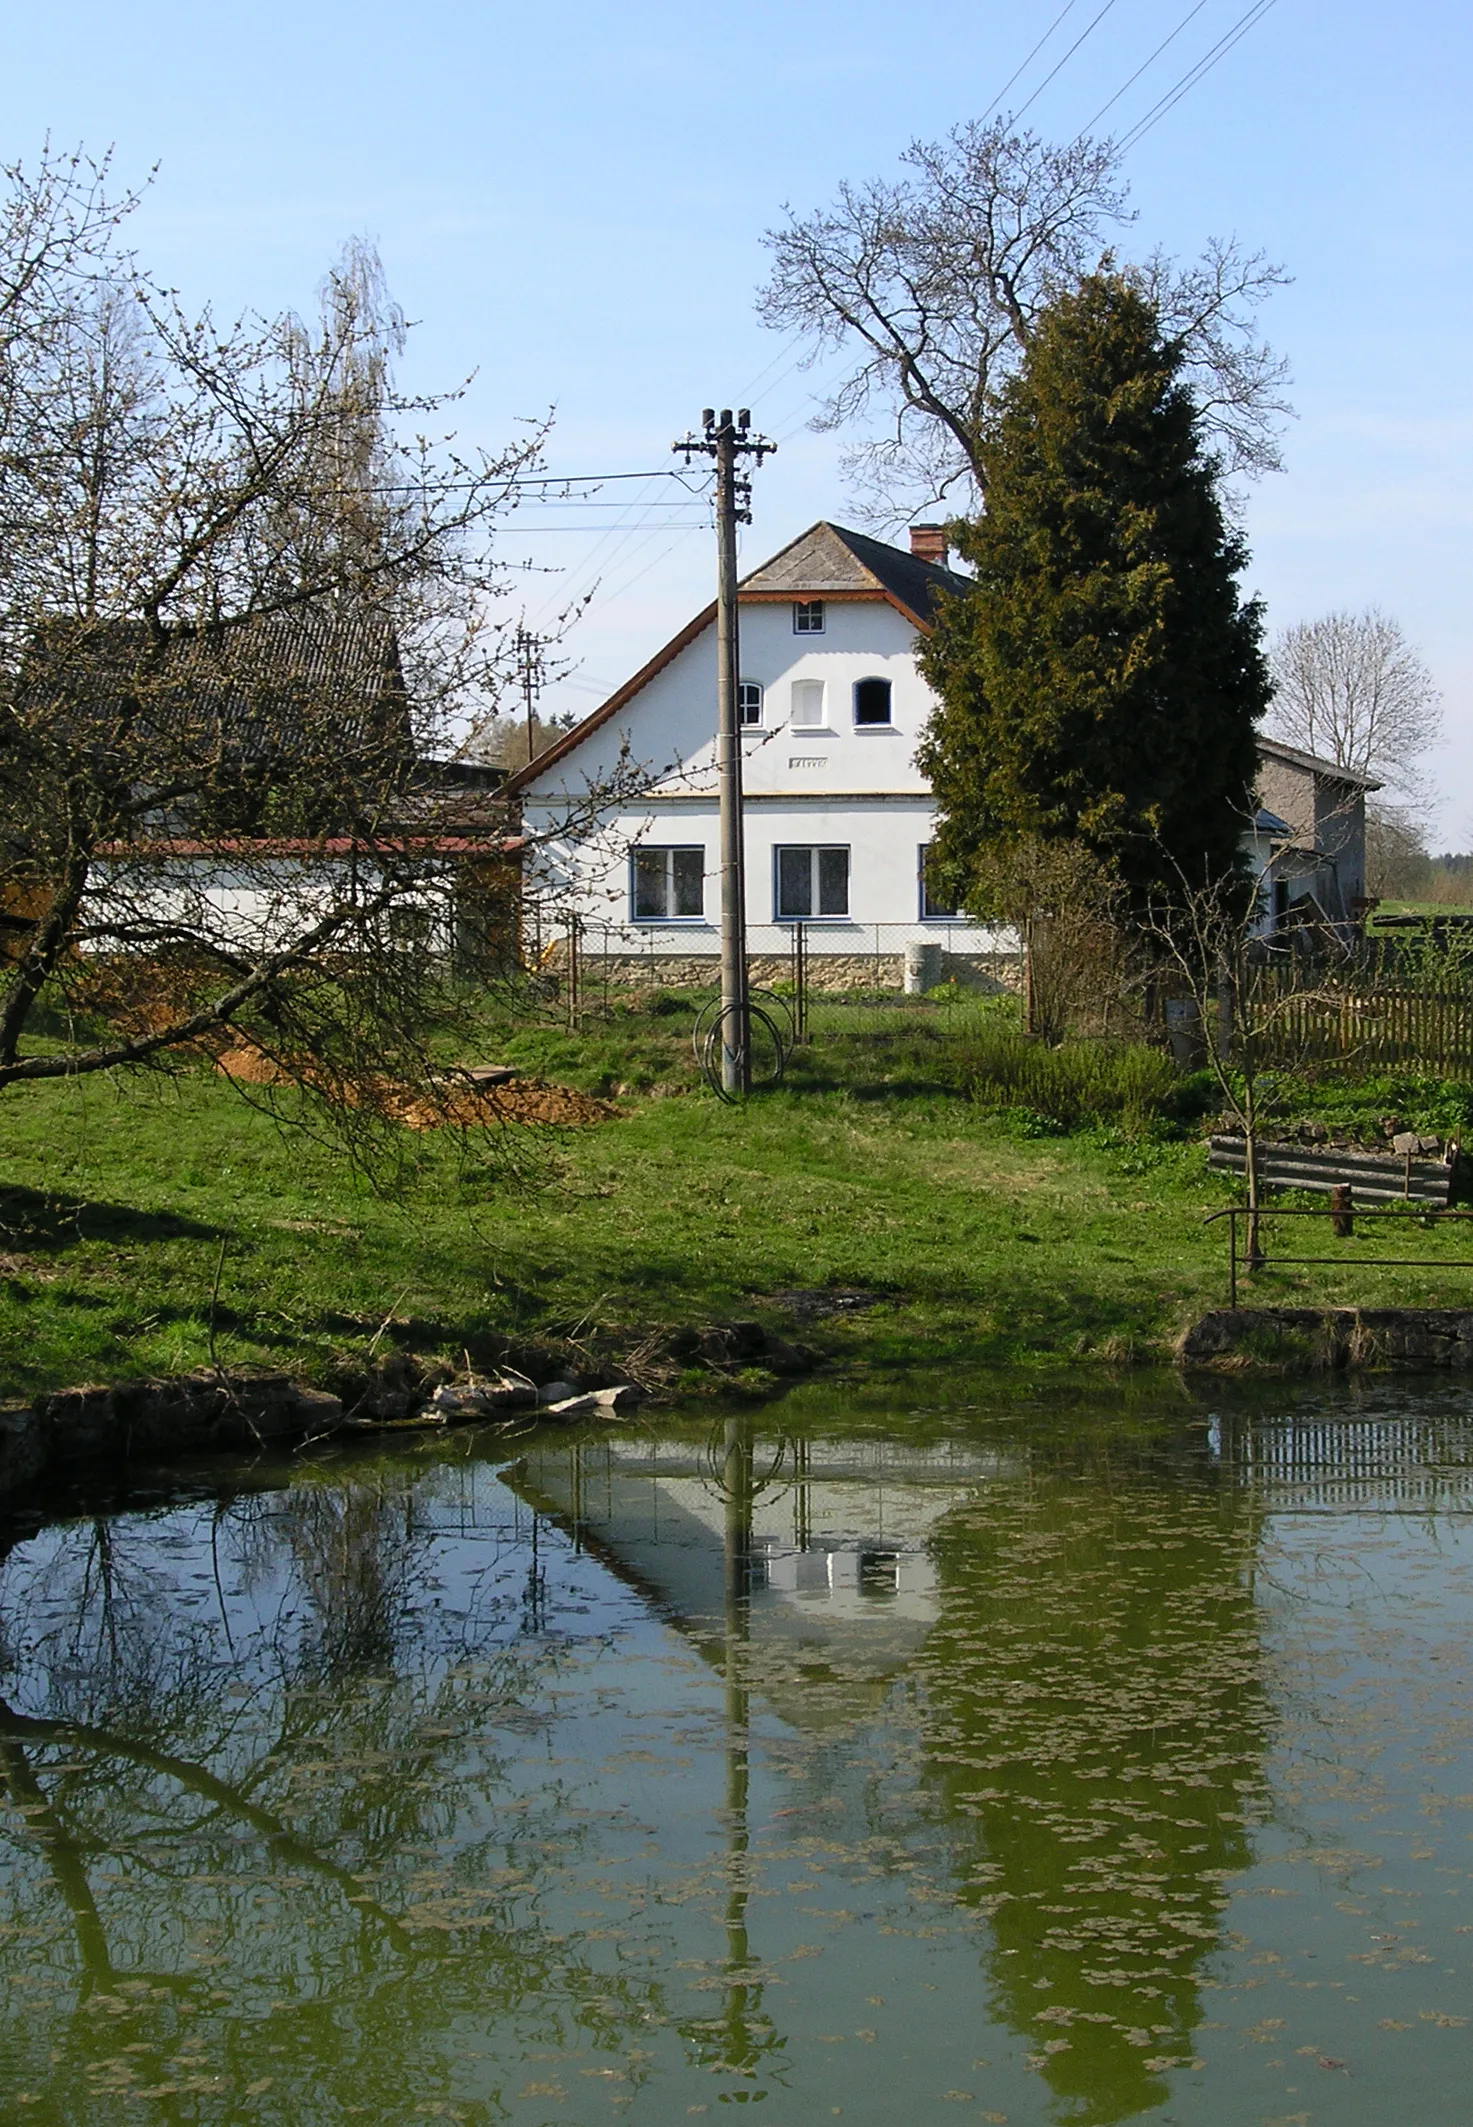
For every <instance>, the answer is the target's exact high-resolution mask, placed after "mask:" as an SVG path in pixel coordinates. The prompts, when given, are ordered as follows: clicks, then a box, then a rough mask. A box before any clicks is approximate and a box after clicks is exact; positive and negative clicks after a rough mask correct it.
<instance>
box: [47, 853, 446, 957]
mask: <svg viewBox="0 0 1473 2127" xmlns="http://www.w3.org/2000/svg"><path fill="white" fill-rule="evenodd" d="M356 876H357V882H358V883H357V887H356V892H355V887H354V877H355V874H354V871H353V868H352V867H351V866H350V865H349V864H347V863H345V862H340V861H338V860H337V859H335V858H331V857H326V858H321V859H313V860H312V861H310V862H304V861H303V860H302V859H301V858H297V857H260V858H256V859H253V860H252V862H251V863H250V864H248V865H247V864H244V863H240V862H232V861H231V860H230V859H229V858H221V857H218V856H214V855H199V856H179V857H170V858H157V857H153V858H146V859H144V858H140V859H139V860H137V861H136V862H134V863H131V864H126V865H125V864H108V865H101V866H99V867H98V868H97V870H96V871H95V872H94V874H93V881H92V885H91V887H90V888H89V890H88V895H87V904H86V921H87V924H88V926H89V927H92V926H98V927H100V929H99V935H97V936H95V937H94V938H93V939H92V940H90V941H89V944H90V949H92V950H95V951H99V952H112V951H116V950H117V949H118V948H117V944H116V942H115V940H114V939H112V938H110V937H109V936H108V934H107V928H106V927H107V926H110V925H117V926H119V927H121V928H124V929H126V927H127V926H129V925H130V924H131V923H133V922H135V921H139V920H141V921H143V922H146V923H149V924H159V925H168V924H177V925H179V926H180V927H181V928H183V929H186V930H190V931H196V932H200V933H203V934H205V935H207V936H208V937H210V938H212V939H214V940H216V941H217V942H219V943H221V944H224V945H227V946H229V947H230V948H232V949H233V950H234V951H237V952H240V953H242V954H245V955H247V956H249V955H253V954H259V953H269V952H279V951H280V950H281V949H282V948H283V947H285V946H288V945H290V944H291V943H292V942H293V941H294V940H295V939H298V938H300V937H301V936H302V935H303V933H304V932H305V931H307V930H309V929H311V927H312V926H313V925H314V924H316V923H319V922H321V920H322V919H323V917H324V916H326V915H327V914H328V913H329V912H330V911H331V910H332V909H333V908H334V907H337V906H340V905H341V904H342V903H343V902H344V901H346V900H349V899H353V898H356V899H357V900H359V901H362V900H365V899H368V898H370V897H371V896H372V894H373V893H374V892H375V891H376V890H377V880H376V878H375V876H374V875H373V874H371V873H370V874H367V875H365V873H364V871H363V869H362V867H361V866H360V867H359V869H358V872H357V875H356ZM446 883H447V887H448V883H449V882H448V878H447V882H446ZM395 906H396V909H397V910H398V911H401V912H402V915H408V914H409V913H410V912H411V911H414V912H415V913H416V914H417V916H418V917H419V918H420V920H421V922H422V925H423V936H424V942H425V945H426V949H427V950H429V951H431V952H438V953H443V952H445V951H447V950H448V946H449V938H450V920H449V901H448V898H447V897H446V896H443V895H440V894H437V893H435V892H434V891H433V890H427V891H424V892H416V893H406V894H404V895H401V896H399V897H398V899H397V901H396V904H395Z"/></svg>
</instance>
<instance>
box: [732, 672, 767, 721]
mask: <svg viewBox="0 0 1473 2127" xmlns="http://www.w3.org/2000/svg"><path fill="white" fill-rule="evenodd" d="M761 721H762V689H761V688H760V687H759V686H758V684H757V682H756V680H754V679H744V680H742V681H740V682H739V683H738V686H737V722H738V723H739V724H745V725H751V724H760V723H761Z"/></svg>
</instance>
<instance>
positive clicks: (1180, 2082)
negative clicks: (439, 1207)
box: [0, 1377, 1473, 2127]
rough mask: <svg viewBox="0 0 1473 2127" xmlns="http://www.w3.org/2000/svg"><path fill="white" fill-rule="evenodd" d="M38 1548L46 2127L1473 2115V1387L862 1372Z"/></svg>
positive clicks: (28, 1740) (16, 1911) (230, 1483)
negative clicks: (1003, 1379) (850, 1384)
mask: <svg viewBox="0 0 1473 2127" xmlns="http://www.w3.org/2000/svg"><path fill="white" fill-rule="evenodd" d="M969 1391H970V1394H969ZM319 1452H320V1451H319ZM8 1543H9V1548H8V1550H7V1552H6V1554H5V1557H4V1563H3V1566H0V1666H3V1677H0V1770H3V1774H4V1782H5V1790H6V1796H5V1800H6V1807H5V1810H4V1814H3V1831H4V1859H3V1864H0V1983H3V1987H4V1996H5V2000H4V2011H3V2023H0V2093H3V2100H4V2109H5V2114H6V2116H7V2117H12V2118H15V2119H17V2120H20V2119H28V2120H36V2121H45V2122H57V2123H62V2122H65V2123H68V2127H73V2123H88V2127H90V2123H92V2122H103V2121H106V2122H108V2123H112V2122H116V2121H133V2120H162V2121H172V2122H181V2123H184V2122H189V2123H195V2122H198V2123H215V2122H227V2121H229V2122H235V2121H246V2120H249V2121H251V2122H252V2123H265V2127H276V2123H280V2127H304V2123H308V2127H323V2123H336V2122H339V2121H344V2122H346V2121H351V2120H364V2121H370V2122H374V2123H383V2122H395V2123H397V2122H404V2123H412V2122H416V2121H420V2120H425V2119H440V2120H455V2121H468V2122H474V2123H477V2127H482V2123H491V2122H500V2121H511V2122H516V2123H518V2127H522V2123H525V2127H542V2123H544V2122H564V2121H568V2122H579V2123H582V2122H600V2121H609V2120H615V2121H617V2120H619V2119H622V2118H626V2117H627V2118H630V2119H633V2120H635V2121H641V2122H650V2123H664V2122H674V2121H682V2122H683V2121H685V2120H687V2119H688V2118H690V2117H692V2116H699V2115H702V2114H705V2115H706V2116H707V2117H708V2118H712V2119H714V2118H719V2117H720V2116H721V2114H722V2111H723V2110H724V2108H727V2107H730V2106H734V2105H745V2106H759V2107H761V2108H762V2111H761V2117H763V2118H764V2119H767V2120H770V2121H773V2122H793V2123H797V2122H804V2123H808V2122H813V2121H823V2120H828V2119H843V2120H845V2121H849V2122H874V2123H880V2122H887V2123H888V2122H893V2121H895V2120H897V2119H911V2118H913V2119H915V2120H917V2121H925V2122H930V2121H937V2120H941V2121H945V2120H951V2119H955V2120H957V2121H967V2120H973V2121H976V2120H985V2121H998V2122H1001V2121H1012V2122H1017V2123H1031V2122H1052V2121H1081V2122H1101V2123H1103V2122H1113V2121H1135V2120H1141V2121H1161V2122H1180V2123H1193V2127H1197V2123H1200V2127H1211V2123H1234V2127H1236V2123H1240V2122H1241V2123H1250V2122H1251V2123H1254V2127H1257V2123H1259V2122H1263V2121H1275V2122H1285V2123H1288V2122H1293V2123H1296V2127H1300V2123H1305V2122H1311V2121H1324V2122H1331V2121H1333V2122H1335V2123H1336V2127H1359V2123H1362V2122H1364V2123H1366V2127H1370V2123H1372V2122H1375V2123H1377V2127H1384V2123H1385V2122H1386V2121H1388V2120H1391V2119H1414V2120H1416V2121H1417V2122H1418V2123H1419V2127H1436V2123H1440V2122H1443V2121H1446V2122H1453V2121H1455V2120H1456V2121H1461V2120H1462V2119H1463V2118H1464V2117H1465V2116H1466V2112H1467V2098H1466V2084H1467V2080H1468V2076H1469V2071H1470V2067H1473V2046H1470V2038H1473V2023H1470V2017H1473V1988H1470V1973H1473V1875H1470V1871H1473V1695H1470V1694H1473V1682H1470V1662H1473V1655H1470V1646H1473V1642H1470V1630H1469V1628H1470V1624H1473V1417H1470V1409H1469V1402H1468V1398H1467V1395H1466V1393H1465V1392H1464V1391H1462V1390H1459V1389H1451V1388H1447V1387H1445V1386H1444V1387H1433V1388H1429V1389H1426V1390H1422V1389H1418V1388H1415V1387H1408V1386H1407V1385H1406V1384H1400V1385H1388V1386H1384V1387H1370V1388H1365V1389H1362V1390H1359V1391H1357V1390H1354V1389H1352V1388H1349V1387H1341V1388H1337V1389H1322V1390H1316V1391H1307V1390H1297V1391H1294V1390H1290V1389H1288V1388H1283V1387H1281V1388H1280V1389H1278V1390H1277V1391H1274V1392H1269V1393H1266V1392H1265V1391H1263V1390H1262V1389H1260V1390H1258V1391H1256V1392H1247V1391H1234V1390H1233V1389H1232V1388H1231V1385H1228V1386H1225V1387H1224V1388H1223V1389H1222V1390H1221V1391H1220V1392H1219V1391H1217V1390H1214V1391H1212V1392H1211V1393H1206V1392H1196V1393H1191V1392H1188V1391H1186V1390H1184V1389H1182V1388H1181V1387H1180V1386H1179V1385H1176V1384H1166V1385H1159V1384H1149V1383H1148V1384H1142V1385H1141V1386H1140V1387H1138V1388H1137V1389H1134V1390H1131V1391H1130V1392H1129V1393H1128V1394H1127V1393H1125V1392H1117V1391H1110V1392H1108V1393H1106V1392H1105V1391H1103V1390H1088V1389H1078V1390H1075V1391H1071V1392H1070V1393H1069V1394H1067V1395H1060V1396H1058V1397H1056V1398H1054V1399H1052V1400H1050V1401H1045V1400H1042V1399H1039V1398H1033V1399H1030V1398H1029V1397H1028V1396H1026V1395H1011V1396H1010V1395H1009V1394H1007V1393H1005V1392H1004V1391H1003V1390H1001V1389H1000V1388H999V1386H998V1384H997V1382H996V1379H995V1377H994V1380H993V1382H992V1384H991V1385H990V1386H988V1387H987V1388H985V1389H984V1388H983V1387H982V1386H980V1385H979V1384H976V1383H971V1384H965V1383H957V1382H956V1381H954V1380H952V1381H948V1382H939V1381H927V1382H925V1383H918V1384H915V1386H914V1389H913V1390H908V1391H907V1392H906V1393H905V1394H903V1395H901V1394H897V1393H895V1392H894V1391H891V1392H889V1393H888V1394H887V1395H884V1396H882V1395H879V1394H878V1393H874V1392H872V1393H871V1394H869V1395H868V1396H867V1397H854V1398H851V1399H849V1400H847V1401H843V1400H840V1399H838V1398H836V1397H835V1396H834V1395H833V1393H832V1392H827V1393H825V1392H823V1391H819V1390H806V1391H803V1392H800V1393H799V1394H798V1395H797V1396H795V1397H794V1398H792V1399H790V1400H789V1401H788V1402H787V1403H785V1404H782V1405H778V1406H773V1407H769V1408H768V1409H766V1410H763V1411H760V1412H758V1413H756V1414H755V1415H743V1414H741V1413H735V1414H733V1413H726V1414H721V1415H718V1416H716V1417H714V1418H713V1417H712V1416H711V1415H710V1414H709V1413H702V1414H697V1415H695V1416H689V1415H682V1414H676V1415H673V1416H670V1417H668V1418H664V1417H662V1418H660V1419H659V1420H657V1421H655V1422H653V1423H651V1424H648V1425H640V1426H638V1427H629V1428H625V1429H621V1430H619V1431H618V1432H617V1433H612V1434H608V1433H606V1434H602V1435H599V1436H597V1437H592V1436H585V1437H582V1438H578V1439H572V1438H569V1437H568V1436H566V1435H559V1434H552V1433H546V1432H543V1433H534V1434H531V1435H528V1436H526V1437H524V1438H522V1439H518V1440H515V1441H504V1440H502V1439H499V1438H497V1437H495V1436H487V1435H484V1434H482V1435H479V1436H449V1437H446V1438H442V1439H440V1440H437V1441H436V1442H435V1444H434V1446H433V1447H432V1448H430V1449H425V1448H424V1447H423V1446H421V1447H420V1448H419V1449H418V1450H417V1451H414V1450H412V1449H406V1450H404V1451H403V1452H401V1453H395V1454H385V1453H377V1454H365V1453H358V1454H347V1453H345V1454H343V1455H341V1456H339V1457H336V1458H330V1459H328V1460H325V1461H317V1462H315V1463H312V1464H311V1465H310V1466H304V1465H303V1463H302V1462H301V1461H298V1462H296V1463H280V1464H259V1465H256V1466H254V1467H249V1468H248V1467H246V1466H245V1465H239V1466H232V1467H230V1468H229V1469H225V1468H221V1467H218V1466H217V1467H216V1468H215V1469H213V1470H210V1471H196V1472H195V1473H194V1477H193V1481H192V1482H190V1483H187V1484H182V1485H181V1484H177V1483H176V1484H175V1485H173V1486H172V1487H170V1488H166V1487H164V1486H162V1485H160V1486H158V1487H156V1488H155V1489H154V1490H152V1491H151V1492H140V1493H138V1494H135V1495H134V1496H133V1497H131V1498H129V1499H125V1500H123V1501H121V1502H118V1503H117V1504H115V1505H114V1506H113V1508H112V1509H111V1510H110V1511H109V1512H107V1513H93V1514H82V1513H80V1512H75V1513H72V1514H70V1515H69V1516H67V1517H66V1518H60V1519H57V1520H54V1521H51V1522H49V1523H47V1524H46V1525H45V1526H42V1527H39V1528H38V1527H36V1525H35V1523H34V1522H33V1523H32V1524H31V1525H30V1526H29V1527H26V1528H15V1529H12V1530H11V1532H10V1535H9V1538H8Z"/></svg>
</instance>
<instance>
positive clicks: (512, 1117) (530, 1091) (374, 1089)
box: [214, 1042, 619, 1130]
mask: <svg viewBox="0 0 1473 2127" xmlns="http://www.w3.org/2000/svg"><path fill="white" fill-rule="evenodd" d="M214 1064H215V1069H216V1070H217V1071H223V1072H224V1074H225V1075H226V1077H227V1078H235V1079H239V1080H240V1081H241V1082H242V1084H245V1085H252V1086H282V1085H290V1084H292V1083H293V1082H294V1081H295V1082H296V1083H300V1084H305V1085H312V1084H320V1083H321V1078H320V1075H319V1074H316V1073H314V1071H313V1069H312V1068H311V1067H310V1066H308V1067H307V1068H306V1069H304V1070H303V1071H301V1072H300V1073H293V1072H291V1071H288V1070H287V1069H286V1068H285V1067H284V1066H283V1065H282V1064H279V1063H278V1062H277V1061H276V1059H275V1058H274V1057H271V1056H267V1055H266V1054H265V1053H264V1051H262V1050H261V1049H258V1048H257V1047H256V1046H255V1044H254V1042H236V1043H234V1044H233V1045H232V1046H231V1047H230V1048H228V1049H225V1050H222V1052H221V1053H220V1054H219V1055H218V1056H217V1057H215V1059H214ZM334 1090H336V1091H338V1093H339V1097H340V1098H343V1099H345V1100H347V1101H348V1102H350V1103H351V1104H352V1105H354V1106H368V1105H369V1104H371V1105H372V1106H373V1107H374V1108H375V1109H377V1111H378V1112H379V1114H381V1115H384V1116H387V1117H388V1118H389V1119H390V1120H391V1121H393V1122H397V1123H402V1124H403V1125H404V1127H405V1129H407V1130H441V1129H444V1128H445V1127H446V1126H447V1125H450V1124H459V1125H460V1126H462V1127H465V1126H475V1125H477V1124H480V1125H485V1124H488V1123H543V1124H555V1125H557V1126H558V1127H560V1128H566V1127H569V1126H572V1127H577V1126H579V1125H582V1124H587V1123H606V1122H608V1121H610V1120H611V1119H612V1118H613V1117H614V1116H616V1115H617V1114H618V1112H619V1111H618V1110H617V1108H615V1107H613V1106H612V1105H611V1104H610V1103H609V1102H608V1101H606V1100H596V1099H595V1098H594V1096H593V1095H592V1094H591V1093H579V1092H577V1091H575V1090H574V1088H573V1087H571V1086H549V1085H546V1084H544V1083H543V1082H542V1080H540V1079H536V1078H528V1079H519V1080H516V1081H515V1082H513V1083H511V1084H508V1085H502V1086H470V1085H467V1086H455V1085H447V1086H443V1087H440V1088H438V1089H437V1090H436V1091H435V1092H434V1093H433V1094H429V1093H425V1092H424V1091H423V1090H421V1089H419V1088H417V1087H413V1086H404V1085H396V1084H395V1083H394V1081H393V1080H392V1079H387V1078H377V1079H370V1080H368V1081H366V1082H364V1083H362V1084H355V1085H352V1086H349V1087H345V1088H341V1089H334Z"/></svg>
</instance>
